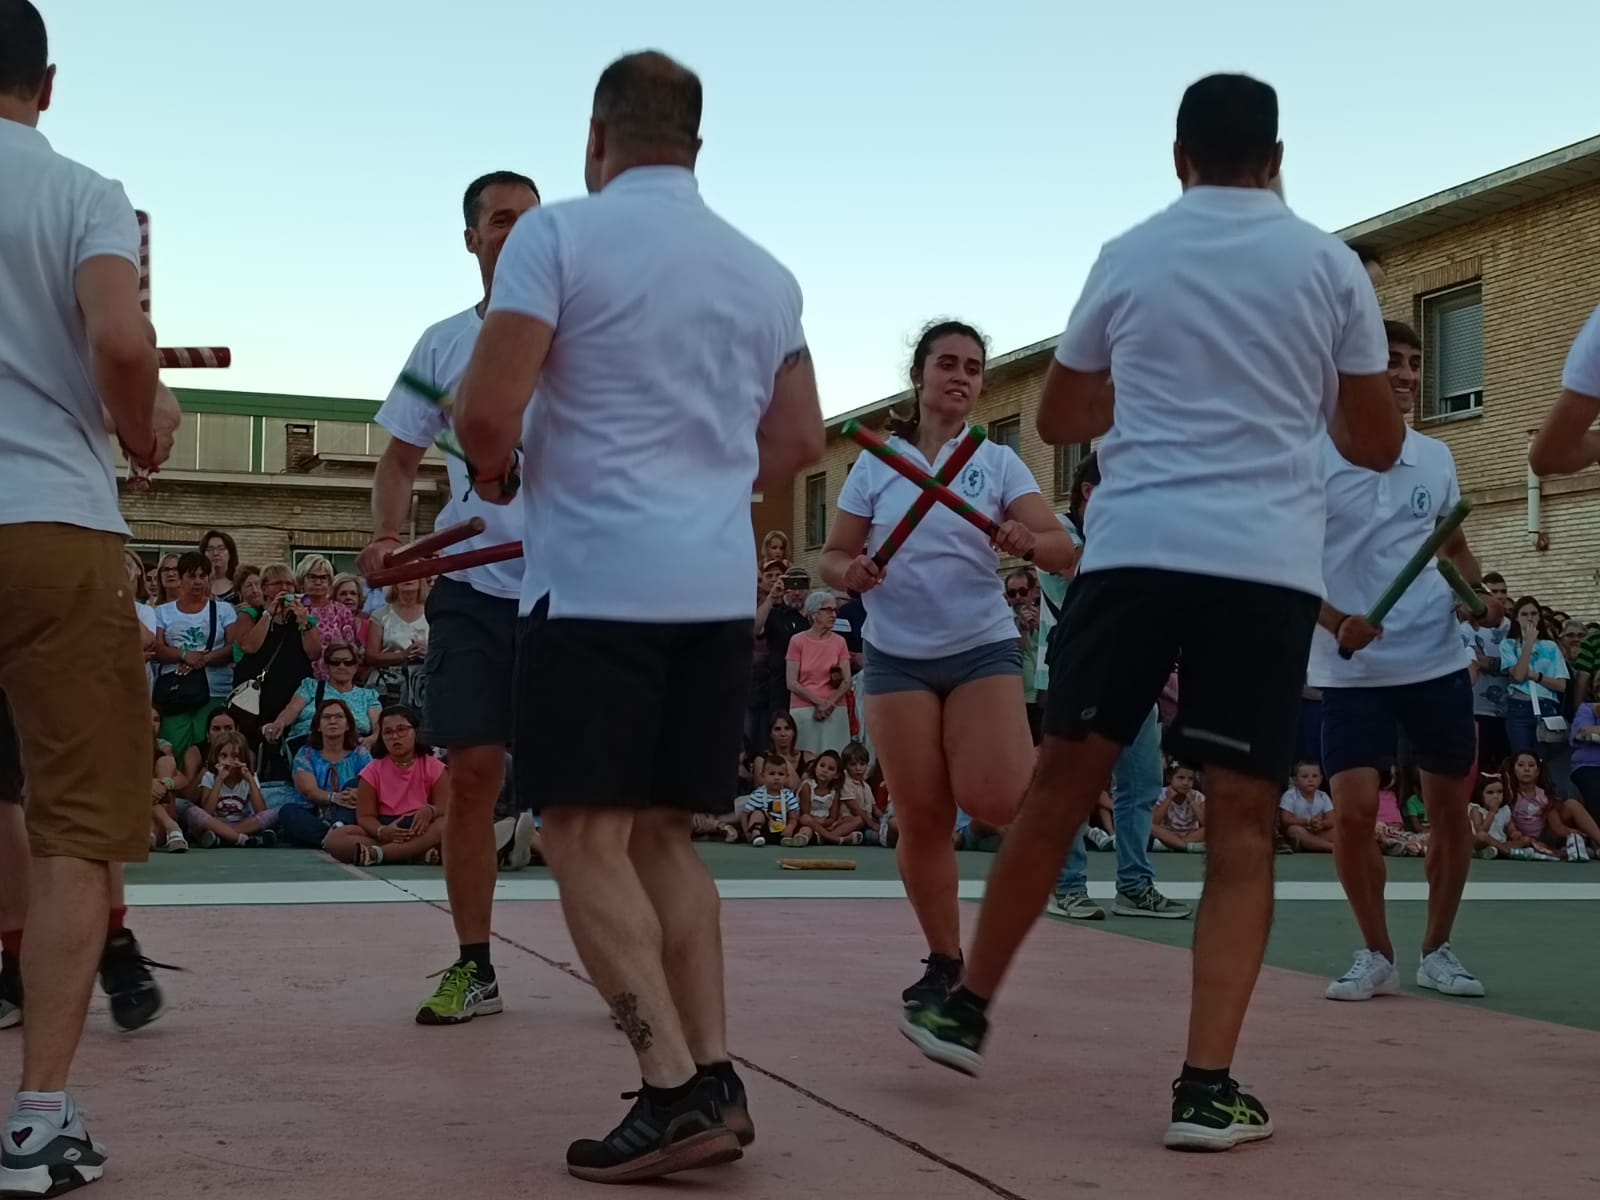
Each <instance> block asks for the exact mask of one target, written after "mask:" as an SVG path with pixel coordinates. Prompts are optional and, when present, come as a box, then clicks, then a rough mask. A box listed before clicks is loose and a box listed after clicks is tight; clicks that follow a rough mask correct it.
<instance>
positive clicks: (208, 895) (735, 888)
mask: <svg viewBox="0 0 1600 1200" xmlns="http://www.w3.org/2000/svg"><path fill="white" fill-rule="evenodd" d="M796 874H798V873H796ZM983 886H984V885H983V881H982V880H976V879H969V880H963V881H962V883H961V898H962V899H963V900H978V899H981V898H982V896H983ZM402 888H403V889H404V890H401V889H402ZM717 889H718V891H720V892H721V893H722V896H723V898H724V899H727V900H813V899H814V900H902V899H904V898H905V894H906V893H905V888H904V887H903V886H902V885H901V884H900V881H899V880H897V879H840V878H830V879H819V878H816V877H815V876H814V875H810V876H809V877H807V878H793V877H790V876H789V875H788V874H787V873H786V874H785V876H784V877H783V878H779V879H723V880H719V881H718V883H717ZM1161 890H1162V892H1163V893H1165V894H1166V895H1168V896H1170V897H1171V898H1172V899H1174V900H1198V899H1199V898H1200V884H1199V883H1177V882H1174V883H1165V884H1162V885H1161ZM1089 894H1090V895H1091V896H1093V897H1094V898H1095V899H1097V900H1110V899H1112V898H1113V897H1114V896H1115V894H1116V888H1115V886H1114V885H1112V884H1111V883H1100V882H1096V883H1091V884H1090V885H1089ZM1385 895H1387V897H1388V898H1389V899H1390V900H1412V901H1416V900H1425V899H1427V896H1428V885H1427V884H1425V883H1422V882H1399V883H1390V884H1389V886H1388V888H1387V889H1386V890H1385ZM494 896H495V899H496V900H501V901H506V900H554V899H556V885H555V883H554V882H552V881H551V880H549V879H501V880H499V881H498V882H497V883H496V885H495V890H494ZM1277 897H1278V899H1279V900H1282V901H1289V902H1293V901H1296V900H1343V899H1344V892H1343V891H1342V890H1341V889H1340V887H1339V885H1338V884H1337V883H1335V882H1333V881H1331V880H1329V881H1303V882H1279V883H1278V885H1277ZM1466 898H1467V899H1468V900H1590V901H1593V900H1600V883H1581V882H1577V881H1573V882H1560V881H1556V880H1549V881H1544V880H1540V881H1536V882H1527V883H1469V884H1467V894H1466ZM445 899H446V894H445V886H444V879H443V877H442V876H441V877H437V878H434V879H407V880H396V881H395V882H394V883H392V884H391V883H388V882H386V881H384V880H382V879H350V880H338V881H335V882H326V883H287V882H280V883H223V884H187V883H179V884H151V883H147V884H130V885H129V887H128V903H129V904H130V905H132V906H134V907H138V908H148V907H171V908H191V907H199V906H205V907H215V906H228V905H245V906H250V905H268V904H417V903H421V902H423V901H432V902H435V903H442V902H443V901H444V900H445Z"/></svg>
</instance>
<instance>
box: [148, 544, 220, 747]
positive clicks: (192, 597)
mask: <svg viewBox="0 0 1600 1200" xmlns="http://www.w3.org/2000/svg"><path fill="white" fill-rule="evenodd" d="M178 573H179V577H180V579H181V580H182V587H181V589H180V591H179V594H178V598H177V599H176V600H173V601H171V602H170V603H167V604H163V605H162V606H161V607H160V608H158V609H156V644H155V660H156V662H157V663H158V664H159V665H158V666H157V668H156V670H157V678H156V683H155V688H154V693H153V696H154V700H155V705H156V707H157V708H158V709H160V710H161V716H162V722H161V736H162V738H163V739H164V740H166V741H168V742H170V743H171V744H172V749H173V752H174V753H175V754H178V755H182V754H183V753H184V752H185V751H186V750H188V749H189V747H190V746H197V745H199V744H200V743H201V742H202V741H204V740H205V730H206V722H207V721H209V720H210V719H211V714H212V713H213V712H215V711H216V710H217V709H219V708H221V707H222V706H223V705H224V704H226V703H227V699H228V694H229V693H230V692H232V691H233V646H232V641H233V637H234V633H233V630H234V624H235V622H236V620H237V614H236V613H235V612H234V609H233V605H231V604H229V603H228V602H227V601H226V600H218V599H216V598H215V597H214V596H213V595H212V594H211V565H210V564H209V563H208V562H206V560H205V557H204V556H203V555H201V554H200V552H199V551H197V550H191V551H189V552H188V553H187V554H185V555H184V556H183V557H182V558H181V559H179V560H178ZM197 674H198V675H200V676H201V679H200V680H199V681H198V682H194V683H191V682H189V681H188V680H187V678H186V677H188V676H191V675H197ZM167 677H171V682H170V683H169V682H168V681H167Z"/></svg>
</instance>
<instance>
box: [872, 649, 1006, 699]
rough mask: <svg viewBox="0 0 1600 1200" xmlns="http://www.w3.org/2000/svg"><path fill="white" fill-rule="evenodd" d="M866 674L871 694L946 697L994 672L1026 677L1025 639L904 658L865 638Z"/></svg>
mask: <svg viewBox="0 0 1600 1200" xmlns="http://www.w3.org/2000/svg"><path fill="white" fill-rule="evenodd" d="M862 649H863V650H864V651H865V657H866V665H865V671H866V678H865V680H864V681H863V683H862V687H863V688H865V689H866V693H867V695H869V696H886V695H888V694H889V693H891V692H932V693H933V694H934V695H935V696H937V697H939V699H941V700H943V699H944V698H945V697H946V696H948V695H949V694H950V693H951V692H953V691H955V690H956V689H957V688H958V687H960V686H961V685H962V684H964V683H971V682H972V681H973V680H975V679H988V678H989V677H990V676H991V675H1015V676H1016V677H1017V678H1018V679H1020V678H1022V643H1021V642H1019V641H1018V640H1017V639H1016V638H1006V640H1005V641H1003V642H989V643H986V644H985V645H982V646H974V647H973V648H972V649H971V650H962V651H960V652H959V653H957V654H944V655H940V656H939V657H938V658H901V657H900V656H899V655H897V654H885V653H884V652H883V651H882V650H879V649H878V648H877V647H876V646H874V645H873V644H872V643H871V642H863V643H862Z"/></svg>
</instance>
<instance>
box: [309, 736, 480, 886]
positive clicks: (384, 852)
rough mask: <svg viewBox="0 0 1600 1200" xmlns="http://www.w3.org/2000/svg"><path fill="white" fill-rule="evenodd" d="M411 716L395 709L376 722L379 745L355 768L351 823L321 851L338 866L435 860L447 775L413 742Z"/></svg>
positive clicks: (447, 798)
mask: <svg viewBox="0 0 1600 1200" xmlns="http://www.w3.org/2000/svg"><path fill="white" fill-rule="evenodd" d="M417 723H418V722H417V716H416V714H415V713H414V712H413V711H412V710H411V709H409V708H406V707H404V706H402V705H396V706H395V707H393V708H386V709H384V710H383V716H382V717H381V718H380V720H379V722H378V727H379V730H380V731H381V735H382V739H383V740H382V746H381V748H380V750H379V751H378V755H377V757H376V758H374V759H373V760H372V761H371V762H370V763H368V764H367V765H366V766H365V767H363V768H362V770H361V781H360V783H359V784H358V785H357V789H356V819H355V822H354V823H353V824H345V825H339V826H336V827H335V828H334V829H333V830H332V831H331V832H330V833H329V834H328V838H327V840H326V841H325V842H323V844H322V848H323V849H324V850H326V851H327V852H328V853H329V854H331V855H332V856H333V857H334V858H336V859H338V860H339V861H340V862H353V863H355V864H356V865H357V866H361V867H375V866H378V865H380V864H382V863H386V862H389V863H402V862H415V861H417V860H419V859H420V860H421V861H422V862H423V863H425V864H427V865H429V866H435V865H437V864H438V863H439V861H440V851H439V847H440V844H441V842H442V841H443V838H444V821H443V817H444V813H445V809H446V807H448V805H449V803H450V777H449V775H448V774H447V773H446V771H445V766H444V763H442V762H440V761H439V759H437V758H436V757H434V754H433V751H432V750H431V749H430V748H428V747H427V746H424V745H422V744H421V743H420V742H419V741H418V740H417Z"/></svg>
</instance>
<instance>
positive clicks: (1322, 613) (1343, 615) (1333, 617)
mask: <svg viewBox="0 0 1600 1200" xmlns="http://www.w3.org/2000/svg"><path fill="white" fill-rule="evenodd" d="M1349 616H1350V614H1349V613H1347V612H1341V611H1340V610H1339V609H1337V608H1335V607H1334V606H1333V605H1331V604H1329V603H1328V602H1327V601H1326V600H1324V601H1323V602H1322V607H1321V608H1320V609H1319V610H1318V612H1317V624H1318V625H1321V626H1322V627H1323V628H1324V629H1326V630H1327V631H1328V632H1329V633H1332V634H1337V633H1338V632H1339V626H1340V625H1342V624H1344V622H1345V621H1346V620H1347V619H1348V618H1349Z"/></svg>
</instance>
